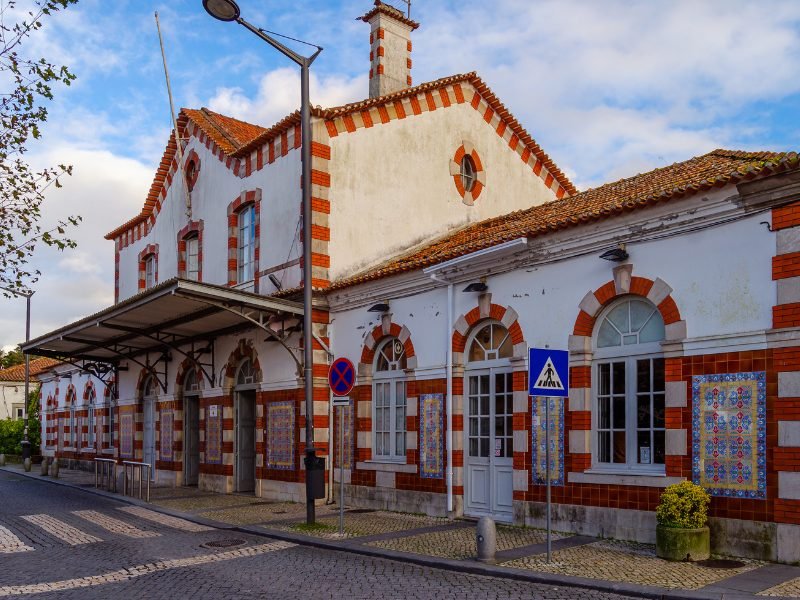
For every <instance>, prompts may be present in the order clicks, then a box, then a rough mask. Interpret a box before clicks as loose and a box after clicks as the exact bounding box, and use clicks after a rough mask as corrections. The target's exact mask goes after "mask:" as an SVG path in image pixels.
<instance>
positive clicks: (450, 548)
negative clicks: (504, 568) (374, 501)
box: [369, 525, 564, 559]
mask: <svg viewBox="0 0 800 600" xmlns="http://www.w3.org/2000/svg"><path fill="white" fill-rule="evenodd" d="M562 537H564V536H563V535H559V534H556V533H554V534H553V540H558V539H561V538H562ZM545 539H546V534H545V532H544V531H542V530H540V529H530V528H524V527H503V526H502V525H498V527H497V551H498V552H501V551H503V550H511V549H512V548H520V547H522V546H531V545H533V544H541V543H542V542H544V541H545ZM369 545H370V546H376V547H378V548H386V549H387V550H398V551H400V552H411V553H414V554H425V555H427V556H438V557H441V558H453V559H468V558H474V557H475V556H476V554H477V548H476V545H475V530H474V529H473V528H472V527H467V528H463V527H458V528H453V529H450V530H444V531H434V532H430V533H423V534H422V535H415V536H410V537H403V538H398V539H393V540H381V541H377V542H372V543H371V544H369Z"/></svg>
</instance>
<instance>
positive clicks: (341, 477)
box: [339, 405, 344, 536]
mask: <svg viewBox="0 0 800 600" xmlns="http://www.w3.org/2000/svg"><path fill="white" fill-rule="evenodd" d="M339 535H340V536H344V405H341V406H339Z"/></svg>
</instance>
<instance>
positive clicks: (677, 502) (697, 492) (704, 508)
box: [656, 481, 711, 529]
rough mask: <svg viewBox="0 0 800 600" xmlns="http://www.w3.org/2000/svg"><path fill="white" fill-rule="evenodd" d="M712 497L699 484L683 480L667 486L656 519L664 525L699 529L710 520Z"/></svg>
mask: <svg viewBox="0 0 800 600" xmlns="http://www.w3.org/2000/svg"><path fill="white" fill-rule="evenodd" d="M710 502H711V497H710V496H709V495H708V494H707V493H706V491H705V490H704V489H703V488H701V487H700V486H699V485H695V484H694V483H692V482H691V481H682V482H681V483H676V484H674V485H671V486H669V487H667V488H666V489H665V490H664V492H663V493H662V494H661V502H660V503H659V505H658V507H657V508H656V520H657V521H658V524H659V525H661V526H662V527H675V528H682V529H698V528H700V527H705V525H706V522H707V521H708V505H709V503H710Z"/></svg>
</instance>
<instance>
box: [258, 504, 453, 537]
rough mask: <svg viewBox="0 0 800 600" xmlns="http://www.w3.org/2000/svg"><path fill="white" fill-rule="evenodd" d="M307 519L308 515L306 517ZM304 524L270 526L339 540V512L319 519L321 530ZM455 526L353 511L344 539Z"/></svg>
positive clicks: (443, 521)
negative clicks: (308, 527) (422, 528)
mask: <svg viewBox="0 0 800 600" xmlns="http://www.w3.org/2000/svg"><path fill="white" fill-rule="evenodd" d="M304 517H305V515H304ZM303 524H304V523H303V521H296V522H294V523H279V524H270V525H267V526H266V527H268V528H271V529H282V530H285V531H293V532H298V533H303V534H305V535H310V536H314V537H321V538H328V539H339V513H338V512H336V513H335V514H332V515H329V516H322V517H319V518H317V524H318V525H319V527H318V528H315V529H311V530H309V529H306V528H304V527H303ZM447 525H455V523H454V522H453V521H451V520H449V519H444V518H437V517H428V516H425V515H414V514H407V513H393V512H386V511H380V510H376V511H365V512H362V511H359V510H357V511H352V510H345V513H344V534H345V535H344V537H346V538H356V537H362V536H368V535H380V534H383V533H393V532H397V531H411V530H413V529H419V528H421V527H432V526H447Z"/></svg>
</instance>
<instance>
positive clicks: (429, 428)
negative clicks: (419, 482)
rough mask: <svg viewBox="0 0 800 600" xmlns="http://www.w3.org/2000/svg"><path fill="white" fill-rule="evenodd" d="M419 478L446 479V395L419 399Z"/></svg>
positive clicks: (426, 396) (423, 395)
mask: <svg viewBox="0 0 800 600" xmlns="http://www.w3.org/2000/svg"><path fill="white" fill-rule="evenodd" d="M419 404H420V411H419V414H420V420H419V448H420V454H419V460H420V465H419V476H420V477H425V478H429V479H441V478H443V477H444V394H422V395H421V396H420V397H419Z"/></svg>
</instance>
